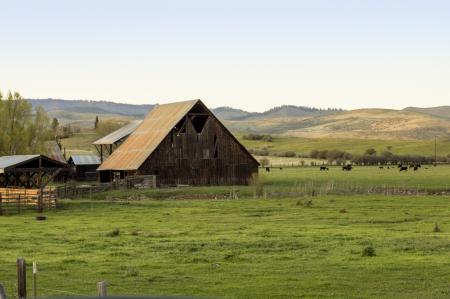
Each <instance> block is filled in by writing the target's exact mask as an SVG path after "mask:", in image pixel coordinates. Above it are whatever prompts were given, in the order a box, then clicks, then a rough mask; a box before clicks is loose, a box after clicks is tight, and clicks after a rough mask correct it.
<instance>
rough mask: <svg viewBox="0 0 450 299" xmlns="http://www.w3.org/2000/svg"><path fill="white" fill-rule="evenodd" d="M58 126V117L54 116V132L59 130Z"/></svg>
mask: <svg viewBox="0 0 450 299" xmlns="http://www.w3.org/2000/svg"><path fill="white" fill-rule="evenodd" d="M58 127H59V121H58V119H57V118H56V117H54V118H53V120H52V130H53V132H54V133H56V131H57V130H58Z"/></svg>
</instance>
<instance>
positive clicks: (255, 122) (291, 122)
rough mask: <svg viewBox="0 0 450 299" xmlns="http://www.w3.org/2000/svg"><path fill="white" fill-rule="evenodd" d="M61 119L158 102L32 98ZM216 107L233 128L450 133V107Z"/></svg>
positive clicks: (132, 115)
mask: <svg viewBox="0 0 450 299" xmlns="http://www.w3.org/2000/svg"><path fill="white" fill-rule="evenodd" d="M29 101H30V102H31V103H32V105H33V107H36V106H38V105H40V106H42V107H44V109H45V110H46V111H47V112H48V113H49V115H50V116H51V117H57V118H58V120H59V121H60V123H71V124H74V125H77V126H80V127H92V126H93V122H94V120H95V117H96V116H97V115H98V116H99V118H100V119H101V120H107V119H114V120H120V121H123V120H133V119H142V118H144V116H145V115H146V114H147V113H148V112H149V111H150V110H151V109H152V108H153V107H154V105H152V104H149V105H132V104H119V103H113V102H97V101H84V100H77V101H68V100H54V99H44V100H36V99H34V100H29ZM212 112H213V113H214V114H215V115H216V116H217V117H218V118H219V119H220V120H222V121H223V122H224V123H225V125H226V126H227V127H228V128H229V129H230V130H231V131H233V132H239V133H267V134H278V135H284V136H297V137H307V138H362V139H391V140H403V139H410V140H423V139H431V138H434V136H440V137H442V136H444V137H449V136H450V106H442V107H434V108H416V107H408V108H405V109H403V110H390V109H357V110H349V111H344V110H342V109H317V108H311V107H304V106H292V105H283V106H278V107H274V108H272V109H270V110H267V111H265V112H248V111H244V110H241V109H235V108H231V107H218V108H215V109H212Z"/></svg>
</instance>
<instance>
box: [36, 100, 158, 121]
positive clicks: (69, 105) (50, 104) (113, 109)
mask: <svg viewBox="0 0 450 299" xmlns="http://www.w3.org/2000/svg"><path fill="white" fill-rule="evenodd" d="M28 101H29V102H30V103H31V105H32V106H33V107H34V108H35V107H36V106H42V107H43V108H44V109H45V110H46V111H47V112H51V111H54V110H64V111H68V112H79V113H83V112H89V113H99V114H118V115H128V116H141V117H144V116H145V115H146V114H147V113H148V112H149V111H150V110H151V109H152V108H153V107H154V105H151V104H150V105H132V104H122V103H114V102H107V101H88V100H61V99H28Z"/></svg>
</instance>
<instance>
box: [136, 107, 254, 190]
mask: <svg viewBox="0 0 450 299" xmlns="http://www.w3.org/2000/svg"><path fill="white" fill-rule="evenodd" d="M195 117H196V116H195V115H193V114H188V115H187V116H186V117H185V124H184V125H183V128H182V129H180V128H174V129H172V131H171V132H170V133H169V134H168V135H167V136H166V137H165V138H164V140H163V141H162V142H161V144H160V145H159V146H158V148H157V149H156V150H155V151H154V152H153V153H152V154H151V155H150V156H149V158H148V159H147V160H146V161H145V162H144V163H143V164H142V165H141V167H140V168H139V173H141V174H156V175H158V184H163V185H171V184H188V185H230V184H248V183H249V182H250V180H251V178H252V177H253V176H254V175H256V174H257V173H258V164H257V162H256V161H255V160H253V159H252V158H251V157H250V155H249V154H248V153H247V152H246V151H245V150H244V149H243V147H242V146H241V145H240V144H239V143H238V142H237V141H236V140H235V139H234V138H233V137H232V136H231V135H230V133H228V131H227V130H226V129H225V128H224V127H223V125H222V124H221V123H219V122H218V121H217V120H216V119H215V118H214V117H212V116H208V118H207V120H206V123H205V124H204V126H203V129H202V130H201V132H200V133H198V132H197V131H196V129H195V127H194V125H193V119H195Z"/></svg>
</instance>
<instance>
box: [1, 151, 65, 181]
mask: <svg viewBox="0 0 450 299" xmlns="http://www.w3.org/2000/svg"><path fill="white" fill-rule="evenodd" d="M68 171H69V166H68V164H66V163H62V162H60V161H57V160H54V159H51V158H49V157H46V156H43V155H15V156H3V157H0V187H2V188H5V187H25V188H40V187H42V185H44V186H45V185H47V184H48V183H49V182H50V181H51V180H53V178H54V177H55V176H56V175H58V174H59V173H61V172H68ZM41 183H42V184H41Z"/></svg>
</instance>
